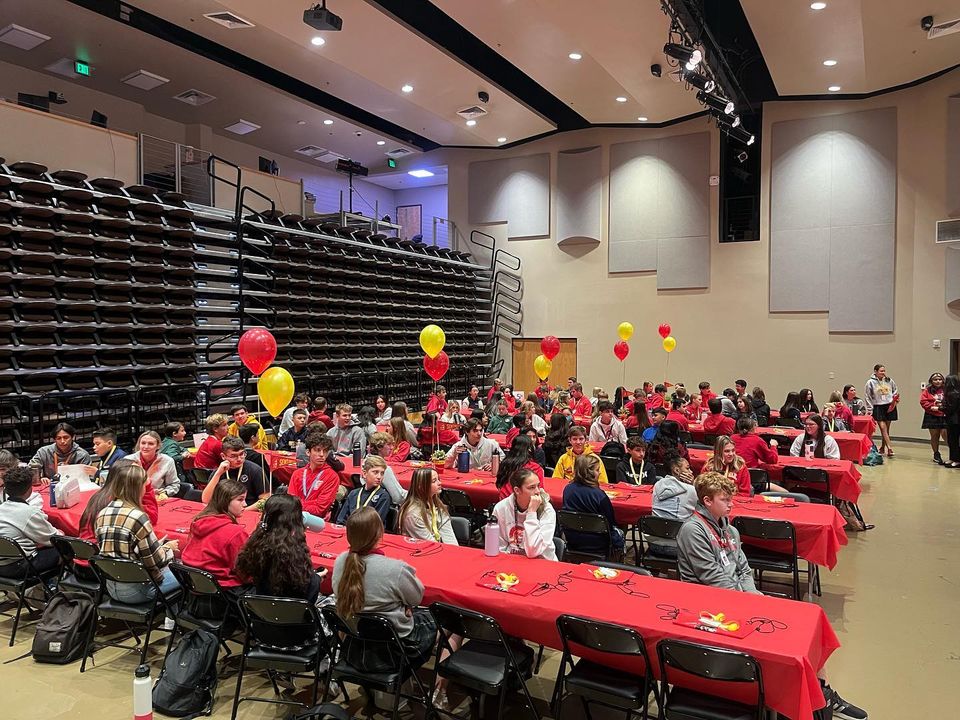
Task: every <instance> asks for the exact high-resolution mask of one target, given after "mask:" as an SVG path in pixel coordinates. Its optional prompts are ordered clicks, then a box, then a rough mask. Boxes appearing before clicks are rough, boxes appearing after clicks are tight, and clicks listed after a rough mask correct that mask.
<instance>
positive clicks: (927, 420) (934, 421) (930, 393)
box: [920, 372, 947, 465]
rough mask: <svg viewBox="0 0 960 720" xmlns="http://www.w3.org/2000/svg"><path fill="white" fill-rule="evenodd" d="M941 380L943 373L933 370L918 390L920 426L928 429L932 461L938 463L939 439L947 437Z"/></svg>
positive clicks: (939, 461) (940, 463)
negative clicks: (923, 385) (925, 383)
mask: <svg viewBox="0 0 960 720" xmlns="http://www.w3.org/2000/svg"><path fill="white" fill-rule="evenodd" d="M943 382H944V381H943V375H942V374H941V373H938V372H935V373H933V375H931V376H930V378H929V379H928V380H927V386H926V387H925V388H924V389H923V390H922V391H921V392H920V407H922V408H923V422H922V423H921V424H920V427H922V428H923V429H925V430H929V431H930V448H931V449H932V450H933V461H934V462H935V463H937V464H938V465H943V458H942V457H941V456H940V441H941V440H943V441H946V439H947V416H946V414H945V413H944V412H943Z"/></svg>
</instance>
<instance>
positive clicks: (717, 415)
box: [703, 398, 737, 435]
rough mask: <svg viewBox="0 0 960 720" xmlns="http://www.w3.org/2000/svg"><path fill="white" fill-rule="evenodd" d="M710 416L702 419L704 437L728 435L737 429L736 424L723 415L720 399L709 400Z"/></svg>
mask: <svg viewBox="0 0 960 720" xmlns="http://www.w3.org/2000/svg"><path fill="white" fill-rule="evenodd" d="M708 406H709V407H710V414H709V415H708V416H707V417H705V418H704V419H703V432H704V434H706V435H730V434H731V433H733V431H734V430H736V428H737V422H736V420H734V419H733V418H731V417H727V416H726V415H724V414H723V405H722V404H721V402H720V398H710V402H709V403H708Z"/></svg>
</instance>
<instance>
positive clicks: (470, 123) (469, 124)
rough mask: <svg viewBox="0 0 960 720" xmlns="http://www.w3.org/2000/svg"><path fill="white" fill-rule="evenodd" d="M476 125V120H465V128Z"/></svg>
mask: <svg viewBox="0 0 960 720" xmlns="http://www.w3.org/2000/svg"><path fill="white" fill-rule="evenodd" d="M476 124H477V121H476V120H467V127H473V126H474V125H476Z"/></svg>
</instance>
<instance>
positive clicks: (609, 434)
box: [587, 400, 627, 445]
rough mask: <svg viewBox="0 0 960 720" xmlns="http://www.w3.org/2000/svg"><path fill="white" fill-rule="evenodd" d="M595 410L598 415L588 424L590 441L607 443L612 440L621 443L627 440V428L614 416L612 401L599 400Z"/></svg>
mask: <svg viewBox="0 0 960 720" xmlns="http://www.w3.org/2000/svg"><path fill="white" fill-rule="evenodd" d="M597 410H598V411H599V413H600V415H599V417H597V419H596V420H594V421H593V423H592V424H591V425H590V435H589V436H588V438H587V439H588V440H590V441H591V442H602V443H608V442H610V441H611V440H614V441H616V442H618V443H620V444H621V445H623V444H625V443H626V442H627V429H626V428H625V427H624V426H623V423H622V422H620V420H618V419H617V418H616V417H614V407H613V403H612V402H610V401H609V400H601V401H600V402H598V403H597Z"/></svg>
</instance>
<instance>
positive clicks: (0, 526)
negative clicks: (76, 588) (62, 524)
mask: <svg viewBox="0 0 960 720" xmlns="http://www.w3.org/2000/svg"><path fill="white" fill-rule="evenodd" d="M3 482H4V490H5V492H6V494H7V501H6V502H5V503H3V504H2V505H0V537H5V538H7V539H8V540H13V541H14V542H15V543H17V545H19V546H20V548H21V549H22V550H23V552H24V553H26V554H27V556H28V557H29V558H30V560H31V561H32V563H33V566H34V567H35V568H36V570H37V572H39V573H46V572H48V571H51V570H53V569H54V568H55V567H57V566H58V565H59V564H60V556H59V555H58V554H57V550H56V548H54V547H52V546H51V544H50V538H51V537H53V536H54V535H60V534H61V533H60V531H59V530H57V529H56V528H55V527H53V525H51V524H50V521H49V520H48V519H47V516H46V514H44V512H43V508H42V507H37V506H36V505H33V504H31V503H29V502H28V499H29V497H30V495H31V494H32V493H33V472H32V471H31V470H30V469H29V468H21V467H16V468H13V469H11V470H8V471H7V473H6V475H5V476H4V479H3ZM28 572H29V567H28V566H27V563H26V562H24V561H23V560H2V559H0V577H5V578H23V577H26V575H27V573H28Z"/></svg>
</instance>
